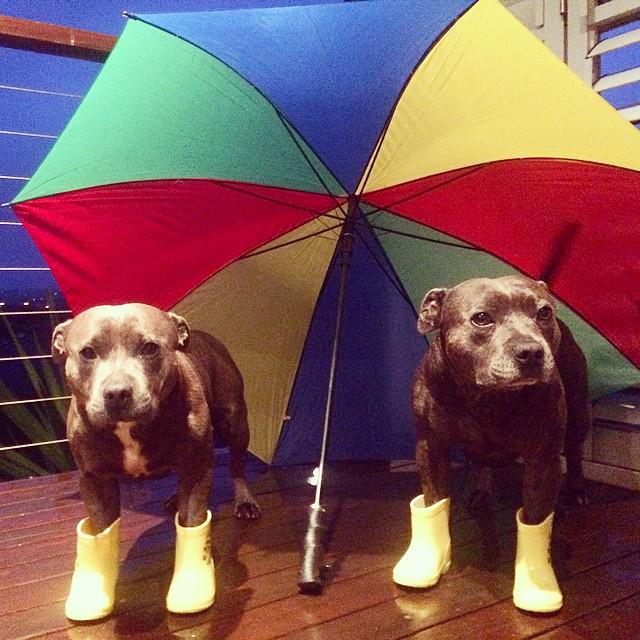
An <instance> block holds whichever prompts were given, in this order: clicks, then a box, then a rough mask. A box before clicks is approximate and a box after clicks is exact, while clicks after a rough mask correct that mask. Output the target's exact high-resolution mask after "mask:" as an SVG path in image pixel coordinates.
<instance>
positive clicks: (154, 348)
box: [140, 342, 160, 358]
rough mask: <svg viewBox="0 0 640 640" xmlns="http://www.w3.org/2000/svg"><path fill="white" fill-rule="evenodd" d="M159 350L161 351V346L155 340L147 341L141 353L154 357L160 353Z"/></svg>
mask: <svg viewBox="0 0 640 640" xmlns="http://www.w3.org/2000/svg"><path fill="white" fill-rule="evenodd" d="M159 351H160V346H159V345H157V344H156V343H155V342H145V344H144V345H143V347H142V349H141V350H140V353H141V354H142V355H143V356H144V357H145V358H153V357H154V356H157V355H158V352H159Z"/></svg>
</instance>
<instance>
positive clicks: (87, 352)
mask: <svg viewBox="0 0 640 640" xmlns="http://www.w3.org/2000/svg"><path fill="white" fill-rule="evenodd" d="M80 355H81V356H82V357H83V358H84V359H85V360H95V359H96V358H97V357H98V354H97V353H96V352H95V349H92V348H91V347H85V348H84V349H81V350H80Z"/></svg>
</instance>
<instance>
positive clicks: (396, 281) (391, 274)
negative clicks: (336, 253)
mask: <svg viewBox="0 0 640 640" xmlns="http://www.w3.org/2000/svg"><path fill="white" fill-rule="evenodd" d="M360 226H361V227H363V225H362V224H361V225H360ZM368 226H369V227H371V228H375V227H373V226H372V225H368ZM356 233H357V235H358V238H360V240H362V244H363V245H364V247H365V248H366V250H367V251H368V252H369V255H370V256H371V257H372V258H373V260H374V261H375V263H376V264H377V265H378V267H380V270H381V271H382V273H383V274H384V276H385V277H386V278H387V280H389V282H390V283H391V286H392V287H393V288H394V289H395V290H396V291H397V292H398V293H399V294H400V297H401V298H402V299H403V300H404V301H405V302H407V303H408V304H409V306H410V307H411V310H412V311H413V312H414V313H415V307H414V306H413V301H412V300H411V298H410V297H409V294H408V293H407V292H406V290H405V288H404V286H403V285H402V281H401V280H400V277H399V276H398V274H397V273H396V271H395V269H393V267H391V270H389V269H387V267H385V265H384V264H383V263H382V261H381V260H380V258H378V256H377V255H376V254H375V252H374V251H373V249H372V248H371V247H370V246H369V245H368V244H367V240H366V238H365V237H364V235H363V234H362V233H361V232H360V230H359V229H358V228H356Z"/></svg>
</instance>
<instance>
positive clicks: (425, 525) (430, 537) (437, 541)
mask: <svg viewBox="0 0 640 640" xmlns="http://www.w3.org/2000/svg"><path fill="white" fill-rule="evenodd" d="M409 506H410V508H411V543H410V544H409V548H408V549H407V551H406V553H405V554H404V556H402V558H401V559H400V561H399V562H398V564H397V565H396V566H395V567H394V569H393V580H394V582H396V583H397V584H400V585H403V586H405V587H414V588H426V587H431V586H433V585H434V584H435V583H436V582H438V580H439V579H440V576H441V575H442V574H444V573H446V572H447V571H448V570H449V567H450V566H451V539H450V536H449V498H444V499H443V500H440V501H439V502H436V503H435V504H432V505H430V506H429V507H425V506H424V496H422V495H419V496H418V497H416V498H414V499H413V500H412V501H411V503H410V505H409Z"/></svg>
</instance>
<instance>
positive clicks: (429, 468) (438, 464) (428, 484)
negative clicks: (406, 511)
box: [416, 428, 449, 506]
mask: <svg viewBox="0 0 640 640" xmlns="http://www.w3.org/2000/svg"><path fill="white" fill-rule="evenodd" d="M426 433H427V435H426V436H425V437H422V438H420V437H419V438H418V443H417V446H416V464H417V465H418V471H419V473H420V483H421V485H422V493H423V495H424V503H425V505H426V506H429V505H431V504H435V503H436V502H438V501H440V500H443V499H444V498H447V497H449V448H448V447H447V445H446V443H444V442H443V441H442V439H441V438H439V437H437V435H436V434H435V433H434V432H433V431H432V430H431V429H429V428H427V429H426Z"/></svg>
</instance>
